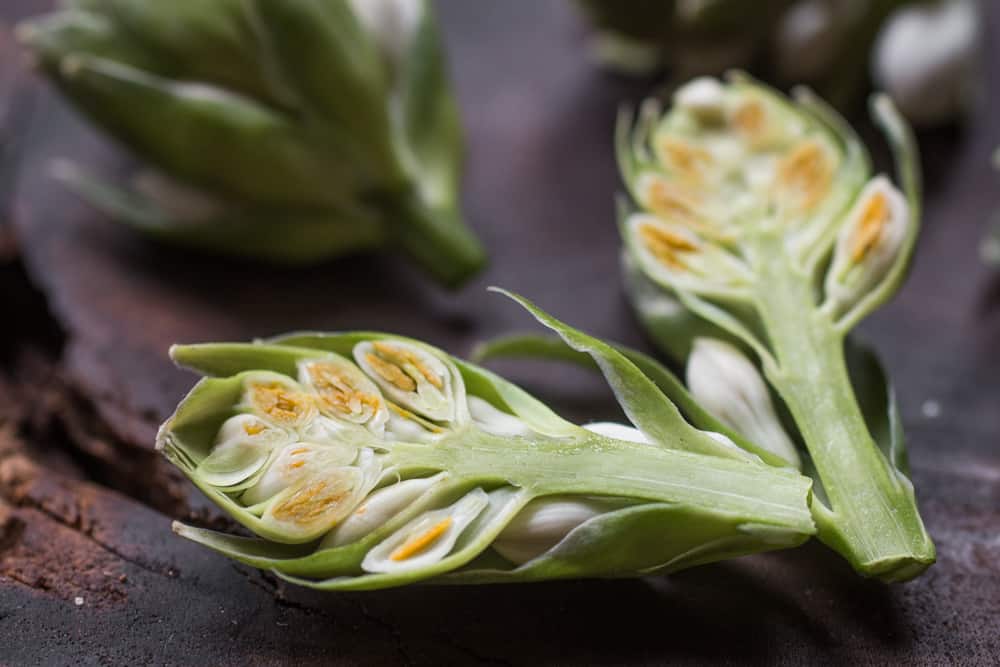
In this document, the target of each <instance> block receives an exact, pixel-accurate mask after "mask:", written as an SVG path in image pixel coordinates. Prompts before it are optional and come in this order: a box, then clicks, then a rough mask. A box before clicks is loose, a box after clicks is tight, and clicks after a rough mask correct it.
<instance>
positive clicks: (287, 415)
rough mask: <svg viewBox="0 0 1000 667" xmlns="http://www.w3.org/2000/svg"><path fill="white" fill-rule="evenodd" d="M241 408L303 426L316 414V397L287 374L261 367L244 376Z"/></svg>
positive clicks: (291, 426) (286, 424)
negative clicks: (258, 370) (261, 369)
mask: <svg viewBox="0 0 1000 667" xmlns="http://www.w3.org/2000/svg"><path fill="white" fill-rule="evenodd" d="M238 407H239V408H241V409H242V410H244V411H247V412H250V413H252V414H255V415H257V416H258V417H261V418H262V419H266V420H269V421H270V422H272V423H274V424H276V425H278V426H281V427H283V428H288V429H295V428H298V427H300V426H305V425H306V424H308V423H309V422H311V421H312V420H313V418H314V417H315V416H316V413H317V412H318V411H317V408H316V398H315V396H314V395H312V394H310V393H307V392H306V391H305V390H303V388H302V386H301V385H300V384H299V383H298V382H296V381H295V380H292V379H291V378H289V377H288V376H287V375H282V374H280V373H270V372H265V371H260V372H257V373H254V374H252V375H251V376H250V377H248V378H247V379H246V380H244V392H243V401H242V402H241V403H240V405H239V406H238Z"/></svg>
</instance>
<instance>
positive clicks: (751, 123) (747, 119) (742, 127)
mask: <svg viewBox="0 0 1000 667" xmlns="http://www.w3.org/2000/svg"><path fill="white" fill-rule="evenodd" d="M731 122H732V125H733V127H734V128H736V130H737V131H738V132H739V133H740V134H743V135H745V136H746V138H747V139H750V140H751V141H756V140H759V139H760V138H761V135H762V134H763V133H764V130H765V129H766V128H767V112H766V111H765V110H764V105H763V104H762V103H761V102H760V101H759V100H747V101H745V102H743V103H742V104H741V105H740V106H739V108H738V109H736V111H735V112H734V113H733V116H732V119H731Z"/></svg>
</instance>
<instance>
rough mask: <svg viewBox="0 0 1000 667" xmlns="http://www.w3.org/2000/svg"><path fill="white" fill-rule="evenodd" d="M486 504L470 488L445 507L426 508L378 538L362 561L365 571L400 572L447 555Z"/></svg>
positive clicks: (481, 494)
mask: <svg viewBox="0 0 1000 667" xmlns="http://www.w3.org/2000/svg"><path fill="white" fill-rule="evenodd" d="M487 505H489V496H487V494H486V492H485V491H483V490H482V489H479V488H477V489H473V490H472V491H470V492H469V493H467V494H466V495H465V496H463V497H462V498H461V499H460V500H458V501H457V502H455V503H454V504H452V505H449V506H448V507H444V508H442V509H438V510H432V511H430V512H426V513H424V514H422V515H421V516H419V517H417V518H416V519H414V520H413V521H410V522H409V523H408V524H406V525H405V526H403V527H402V528H400V529H399V530H397V531H396V532H395V533H393V534H392V535H390V536H389V537H388V538H386V539H385V540H383V541H382V542H380V543H379V544H378V545H377V546H375V547H374V548H373V549H372V550H371V551H369V552H368V555H366V556H365V559H364V560H363V561H362V562H361V568H362V569H363V570H365V571H366V572H399V571H404V570H414V569H418V568H421V567H426V566H428V565H431V564H433V563H436V562H438V561H439V560H441V559H442V558H444V557H446V556H447V555H448V554H449V553H451V550H452V549H453V548H454V547H455V542H456V541H457V540H458V538H459V536H460V535H461V534H462V531H464V530H465V529H466V528H467V527H468V525H469V524H470V523H472V521H473V520H474V519H475V518H476V517H477V516H479V514H480V513H481V512H482V511H483V510H484V509H486V506H487Z"/></svg>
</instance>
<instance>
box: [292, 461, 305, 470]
mask: <svg viewBox="0 0 1000 667" xmlns="http://www.w3.org/2000/svg"><path fill="white" fill-rule="evenodd" d="M305 464H306V462H305V461H292V462H291V463H289V464H288V467H289V469H292V470H294V469H295V468H301V467H302V466H304V465H305Z"/></svg>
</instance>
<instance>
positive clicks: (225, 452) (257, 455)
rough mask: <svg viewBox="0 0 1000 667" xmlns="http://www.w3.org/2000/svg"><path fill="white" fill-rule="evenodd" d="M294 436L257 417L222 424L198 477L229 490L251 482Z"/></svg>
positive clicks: (229, 420) (242, 418) (230, 420)
mask: <svg viewBox="0 0 1000 667" xmlns="http://www.w3.org/2000/svg"><path fill="white" fill-rule="evenodd" d="M291 439H292V434H291V433H289V432H288V431H286V430H284V429H280V428H278V427H276V426H274V425H273V424H269V423H268V422H266V421H264V420H263V419H261V418H259V417H256V416H254V415H236V416H235V417H230V418H229V419H227V420H226V421H225V422H223V424H222V428H220V429H219V434H218V435H217V436H216V439H215V446H214V447H212V452H211V453H210V454H209V455H208V456H207V457H205V459H204V460H203V461H202V462H201V463H200V464H198V469H197V471H196V472H197V475H198V477H199V478H200V479H201V480H203V481H205V482H207V483H209V484H211V485H212V486H218V487H228V486H233V485H234V484H239V483H240V482H242V481H244V480H246V479H248V478H250V477H251V476H253V475H254V473H256V472H257V471H259V470H260V469H261V468H262V467H263V466H264V464H265V463H266V462H267V460H268V457H269V456H270V455H271V452H272V451H273V450H274V449H275V448H277V447H282V446H284V445H286V444H288V443H289V442H290V441H291Z"/></svg>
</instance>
